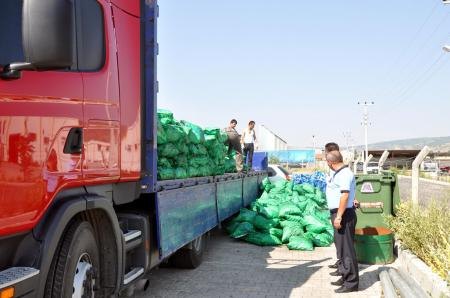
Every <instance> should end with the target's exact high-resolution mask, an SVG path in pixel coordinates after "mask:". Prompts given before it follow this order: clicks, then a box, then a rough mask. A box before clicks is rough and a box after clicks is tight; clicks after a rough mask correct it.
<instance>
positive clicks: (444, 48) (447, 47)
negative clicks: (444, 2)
mask: <svg viewBox="0 0 450 298" xmlns="http://www.w3.org/2000/svg"><path fill="white" fill-rule="evenodd" d="M448 3H449V4H450V1H449V2H448ZM442 49H443V50H444V52H447V53H449V52H450V46H443V47H442Z"/></svg>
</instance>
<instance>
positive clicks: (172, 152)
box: [158, 143, 180, 157]
mask: <svg viewBox="0 0 450 298" xmlns="http://www.w3.org/2000/svg"><path fill="white" fill-rule="evenodd" d="M178 154H180V151H178V149H177V147H175V145H174V144H172V143H168V144H163V145H161V146H158V156H161V157H176V156H177V155H178Z"/></svg>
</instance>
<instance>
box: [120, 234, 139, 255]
mask: <svg viewBox="0 0 450 298" xmlns="http://www.w3.org/2000/svg"><path fill="white" fill-rule="evenodd" d="M123 238H124V240H125V251H127V252H128V251H131V250H133V249H135V248H136V247H138V246H140V245H141V244H142V231H139V230H130V231H128V232H126V233H125V234H123Z"/></svg>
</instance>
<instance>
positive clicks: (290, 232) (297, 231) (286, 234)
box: [281, 224, 303, 244]
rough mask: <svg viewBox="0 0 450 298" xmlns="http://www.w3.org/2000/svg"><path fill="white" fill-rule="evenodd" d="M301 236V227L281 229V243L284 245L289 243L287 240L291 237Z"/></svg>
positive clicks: (294, 226)
mask: <svg viewBox="0 0 450 298" xmlns="http://www.w3.org/2000/svg"><path fill="white" fill-rule="evenodd" d="M302 235H303V227H302V225H300V224H298V225H289V226H287V227H285V228H283V236H282V237H281V242H283V243H284V244H286V243H289V239H291V237H292V236H302Z"/></svg>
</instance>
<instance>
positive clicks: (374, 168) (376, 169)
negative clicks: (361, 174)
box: [367, 162, 380, 174]
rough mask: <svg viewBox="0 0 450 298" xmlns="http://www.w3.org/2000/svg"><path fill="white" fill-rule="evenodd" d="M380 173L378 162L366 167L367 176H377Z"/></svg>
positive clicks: (370, 163)
mask: <svg viewBox="0 0 450 298" xmlns="http://www.w3.org/2000/svg"><path fill="white" fill-rule="evenodd" d="M379 172H380V167H379V166H378V162H369V164H368V165H367V174H378V173H379Z"/></svg>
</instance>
